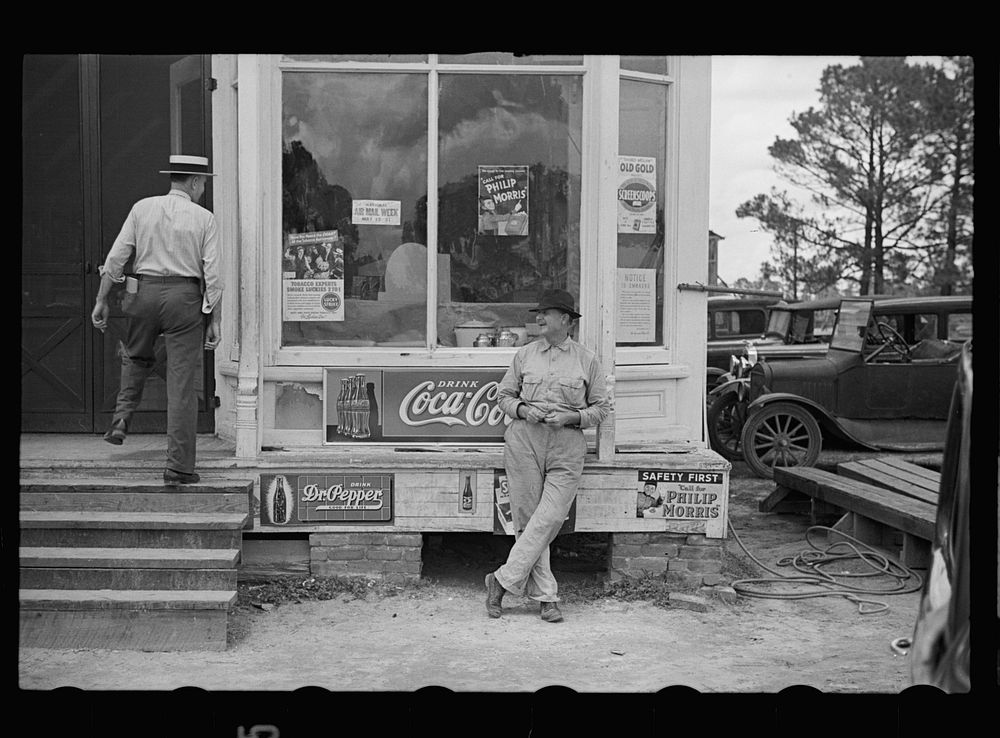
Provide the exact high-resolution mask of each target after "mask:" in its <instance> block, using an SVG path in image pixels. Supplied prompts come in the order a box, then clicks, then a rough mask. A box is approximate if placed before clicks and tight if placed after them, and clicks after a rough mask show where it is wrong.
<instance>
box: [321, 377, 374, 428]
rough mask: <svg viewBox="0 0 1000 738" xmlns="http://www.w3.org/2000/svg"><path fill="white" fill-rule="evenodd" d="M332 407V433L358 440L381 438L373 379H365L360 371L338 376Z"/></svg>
mask: <svg viewBox="0 0 1000 738" xmlns="http://www.w3.org/2000/svg"><path fill="white" fill-rule="evenodd" d="M336 408H337V425H336V427H335V429H334V430H333V431H332V432H333V433H334V434H335V435H337V436H342V437H344V438H355V439H358V440H378V439H381V438H382V425H381V424H380V423H379V415H378V399H377V393H376V392H375V383H374V382H368V381H367V380H366V377H365V375H364V374H355V375H354V376H351V377H341V379H340V394H339V395H337V403H336Z"/></svg>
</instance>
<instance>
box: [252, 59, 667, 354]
mask: <svg viewBox="0 0 1000 738" xmlns="http://www.w3.org/2000/svg"><path fill="white" fill-rule="evenodd" d="M667 65H668V67H667V68H668V69H674V68H676V62H675V61H674V57H668V58H667ZM611 67H613V72H614V78H615V79H617V85H616V88H615V89H614V90H613V91H609V90H606V89H600V87H601V84H600V81H601V80H604V86H605V87H606V86H607V85H608V82H607V80H609V79H611V78H612V74H611V71H612V70H611ZM258 71H259V74H260V80H259V84H260V113H259V120H260V134H259V141H258V146H259V147H260V148H261V152H260V153H261V155H260V157H259V159H260V161H261V164H260V169H259V176H260V182H261V185H262V191H263V192H262V195H263V196H262V198H261V199H262V203H261V205H260V206H259V207H260V208H261V210H260V214H261V226H262V244H280V243H281V242H282V222H281V197H280V196H276V194H277V193H280V192H281V187H282V180H281V157H280V141H281V125H282V115H283V110H282V75H283V74H284V73H285V72H317V73H322V72H345V71H349V72H364V73H396V74H398V73H419V74H426V75H427V77H428V84H427V94H428V100H427V103H428V105H427V108H428V113H427V130H428V136H427V147H428V148H427V242H428V243H427V246H428V248H427V255H428V258H427V275H426V276H427V308H428V309H427V311H426V315H425V320H426V324H427V325H426V340H427V345H426V346H424V347H410V348H399V347H366V348H365V349H364V350H363V351H359V350H358V348H357V347H349V346H343V347H340V346H282V345H281V337H282V310H281V299H282V290H281V268H280V259H276V258H271V257H272V256H273V254H272V249H269V248H268V247H267V246H266V245H265V246H263V249H262V254H261V258H260V260H261V263H260V264H259V267H258V275H259V279H260V280H261V298H262V299H261V304H262V308H263V311H264V315H263V316H262V319H261V326H260V340H261V344H260V347H261V354H262V361H263V366H264V367H317V366H374V365H377V366H384V367H394V366H400V367H402V366H421V367H434V366H441V367H445V366H447V367H504V366H507V365H509V364H510V361H511V359H512V358H513V355H514V353H515V351H516V349H515V348H488V349H485V348H462V347H449V346H437V345H436V343H437V321H436V315H435V311H436V309H437V299H438V298H437V279H436V277H435V275H436V262H437V248H436V246H435V247H434V248H432V247H431V244H435V245H436V244H437V235H438V204H439V203H438V197H437V187H438V138H437V135H436V132H437V128H438V104H439V100H438V88H439V84H438V82H439V75H440V74H442V73H447V74H477V75H485V74H502V75H512V74H521V75H538V74H544V75H560V74H564V75H572V76H580V77H581V79H582V89H583V112H582V115H583V121H582V129H583V133H582V139H583V140H582V142H581V150H582V152H583V153H582V157H583V160H582V162H581V172H582V182H581V196H580V201H581V204H580V233H581V236H580V261H581V282H580V307H579V310H580V312H581V313H582V314H583V317H582V318H581V319H580V329H579V331H578V334H577V338H578V340H580V341H581V342H582V343H584V345H587V346H589V347H591V348H593V349H595V350H597V349H599V347H600V345H601V343H600V341H601V337H600V336H599V335H598V334H599V325H600V320H599V311H600V309H601V306H600V302H599V298H598V296H597V291H598V288H597V274H598V273H599V271H600V268H599V254H598V250H597V244H598V238H597V233H596V229H597V226H598V224H599V222H600V220H601V219H602V218H604V219H606V218H607V217H609V215H610V216H611V217H612V218H613V217H614V215H615V210H614V208H615V207H616V203H614V202H612V203H610V205H609V204H608V203H602V202H601V201H600V198H599V187H598V178H599V173H600V169H599V165H598V162H599V161H601V160H602V159H603V158H608V159H610V160H613V161H616V160H617V155H618V129H617V125H614V126H611V125H610V124H608V123H605V124H604V125H603V126H602V125H601V122H602V117H601V101H602V100H603V99H606V98H607V97H608V96H612V97H613V98H614V100H615V111H614V114H615V120H617V116H618V110H617V107H618V106H617V99H618V89H620V85H621V81H622V80H624V79H628V80H633V81H642V82H653V83H656V84H663V85H666V86H667V87H668V90H667V124H666V130H667V145H666V152H665V161H666V163H667V166H666V172H665V174H664V187H665V189H666V192H665V193H663V201H664V220H665V233H664V267H663V269H664V282H663V284H664V293H665V294H664V296H663V311H664V314H663V342H662V343H661V344H657V345H654V346H638V347H635V346H632V347H630V346H624V347H623V346H619V347H616V348H615V356H616V362H615V363H616V365H643V364H670V363H672V357H673V351H672V349H671V346H672V345H673V342H674V336H675V335H676V326H675V317H674V316H676V305H677V291H676V290H672V289H670V285H673V284H675V282H676V273H677V271H676V270H677V253H676V251H677V244H678V235H677V232H678V198H677V187H676V178H677V174H676V169H677V168H676V166H673V165H672V163H675V162H676V161H677V158H676V157H677V156H678V155H679V146H678V140H677V139H678V117H677V104H676V94H677V93H676V89H677V88H676V84H674V82H675V79H674V77H673V76H670V75H656V74H649V73H645V72H634V71H628V70H622V69H620V68H619V57H618V56H607V55H605V56H592V55H587V56H584V60H583V64H582V65H511V66H506V65H499V64H441V63H439V62H438V61H437V55H436V54H430V55H429V56H428V60H427V61H426V62H319V61H296V60H288V59H283V58H282V57H281V55H280V54H273V55H265V56H263V57H262V58H261V62H260V66H259V67H258ZM610 92H613V95H609V93H610ZM604 120H605V121H606V120H607V118H606V116H605V118H604ZM611 128H613V130H610V129H611ZM614 252H615V255H614V257H613V261H614V263H615V265H616V266H617V246H616V247H615V249H614ZM432 306H433V310H432V309H431V307H432Z"/></svg>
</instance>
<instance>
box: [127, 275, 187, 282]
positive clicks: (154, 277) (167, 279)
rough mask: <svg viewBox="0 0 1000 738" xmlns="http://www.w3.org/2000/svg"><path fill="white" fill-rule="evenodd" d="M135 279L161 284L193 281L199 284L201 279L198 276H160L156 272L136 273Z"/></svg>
mask: <svg viewBox="0 0 1000 738" xmlns="http://www.w3.org/2000/svg"><path fill="white" fill-rule="evenodd" d="M135 278H136V279H141V280H142V281H143V282H157V283H161V284H175V283H176V282H194V284H201V280H200V279H198V277H177V276H173V275H171V276H165V277H161V276H158V275H156V274H136V275H135Z"/></svg>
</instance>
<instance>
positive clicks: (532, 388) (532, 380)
mask: <svg viewBox="0 0 1000 738" xmlns="http://www.w3.org/2000/svg"><path fill="white" fill-rule="evenodd" d="M544 394H545V393H544V391H543V390H542V378H541V377H532V376H524V377H522V378H521V399H522V400H526V401H527V402H538V401H539V400H541V399H543V397H544Z"/></svg>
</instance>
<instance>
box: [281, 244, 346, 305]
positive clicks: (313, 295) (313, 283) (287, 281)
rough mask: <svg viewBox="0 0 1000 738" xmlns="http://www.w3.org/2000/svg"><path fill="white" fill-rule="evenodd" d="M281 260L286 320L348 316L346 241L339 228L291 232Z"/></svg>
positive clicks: (282, 291)
mask: <svg viewBox="0 0 1000 738" xmlns="http://www.w3.org/2000/svg"><path fill="white" fill-rule="evenodd" d="M281 262H282V263H281V272H282V280H281V286H282V289H281V293H282V294H281V306H282V310H281V313H282V320H303V321H327V320H333V321H342V320H344V242H343V240H342V239H341V238H340V234H339V232H338V231H315V232H313V233H289V234H288V239H287V242H286V244H285V251H284V254H283V256H282V260H281Z"/></svg>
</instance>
